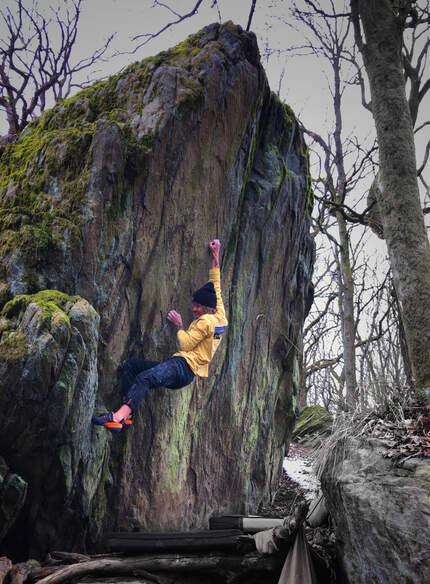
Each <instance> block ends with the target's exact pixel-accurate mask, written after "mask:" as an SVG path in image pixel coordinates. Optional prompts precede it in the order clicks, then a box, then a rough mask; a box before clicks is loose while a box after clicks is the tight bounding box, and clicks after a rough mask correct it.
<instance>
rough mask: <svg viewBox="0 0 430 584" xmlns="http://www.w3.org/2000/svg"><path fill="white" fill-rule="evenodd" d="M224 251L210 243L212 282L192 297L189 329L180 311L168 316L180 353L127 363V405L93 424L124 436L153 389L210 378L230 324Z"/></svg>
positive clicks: (124, 376)
mask: <svg viewBox="0 0 430 584" xmlns="http://www.w3.org/2000/svg"><path fill="white" fill-rule="evenodd" d="M220 247H221V243H220V241H219V240H218V239H213V240H212V241H210V242H209V249H210V252H211V254H212V263H211V267H210V269H209V282H207V283H206V284H205V285H204V286H203V287H202V288H199V289H198V290H196V292H194V294H193V296H192V304H193V314H194V320H193V322H192V323H191V324H190V326H189V327H188V329H187V330H184V328H183V324H182V317H181V315H180V314H179V313H178V312H176V310H171V311H170V312H169V313H168V314H167V319H168V320H169V321H170V322H171V323H172V324H173V325H174V326H175V327H176V329H177V339H178V343H179V348H180V350H179V352H177V353H175V354H174V355H173V356H172V357H170V359H167V360H166V361H162V362H161V363H159V362H157V361H146V360H144V359H129V360H128V361H126V363H125V364H124V367H123V374H122V391H123V405H122V406H121V407H120V408H119V410H117V411H116V412H108V413H103V414H98V415H94V416H93V417H92V423H93V424H96V425H99V426H104V427H105V428H107V429H108V430H110V431H111V432H120V431H121V430H122V429H123V428H124V427H126V426H129V425H130V424H132V418H133V414H134V412H135V411H136V410H137V408H138V407H139V405H140V404H141V403H142V401H143V400H144V398H145V395H146V394H147V392H148V391H149V390H150V389H152V388H155V387H167V388H169V389H180V388H182V387H185V386H186V385H188V384H190V383H191V382H192V381H193V379H194V377H195V376H196V375H198V376H199V377H207V376H208V365H209V363H210V362H211V360H212V358H213V356H214V353H215V351H216V349H217V348H218V345H219V343H220V341H221V337H222V335H223V333H224V332H225V330H226V328H227V324H228V322H227V319H226V315H225V309H224V304H223V301H222V298H221V280H220V269H219V250H220Z"/></svg>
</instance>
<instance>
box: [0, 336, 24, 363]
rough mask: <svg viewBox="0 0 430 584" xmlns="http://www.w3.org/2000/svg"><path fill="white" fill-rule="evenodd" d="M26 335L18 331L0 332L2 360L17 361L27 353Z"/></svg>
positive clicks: (0, 354)
mask: <svg viewBox="0 0 430 584" xmlns="http://www.w3.org/2000/svg"><path fill="white" fill-rule="evenodd" d="M27 346H28V342H27V337H26V336H25V335H24V334H23V333H20V332H16V331H12V332H9V333H5V334H2V336H1V339H0V359H2V360H4V361H9V362H10V361H19V360H20V359H21V358H22V357H24V356H25V355H26V354H27Z"/></svg>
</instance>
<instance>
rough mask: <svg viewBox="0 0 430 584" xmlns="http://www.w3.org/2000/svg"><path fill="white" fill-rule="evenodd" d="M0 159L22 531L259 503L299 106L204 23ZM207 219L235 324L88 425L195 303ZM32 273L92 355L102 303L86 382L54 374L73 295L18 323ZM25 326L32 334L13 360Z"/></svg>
mask: <svg viewBox="0 0 430 584" xmlns="http://www.w3.org/2000/svg"><path fill="white" fill-rule="evenodd" d="M0 177H1V178H0V221H1V227H2V231H1V238H0V259H1V262H0V280H1V282H0V301H1V302H2V303H5V302H7V301H8V300H11V299H12V298H13V300H12V303H14V302H25V303H27V304H26V309H25V312H24V314H21V313H22V310H21V309H20V310H19V311H18V314H17V315H16V316H14V317H13V318H15V319H16V321H14V325H13V326H14V327H15V329H14V331H16V332H14V331H12V333H11V334H9V333H7V335H8V336H5V335H6V332H4V333H3V336H2V342H3V340H4V342H5V343H6V345H7V347H8V350H9V348H10V350H11V351H12V346H11V345H12V344H13V343H14V342H15V341H14V340H13V339H15V340H16V347H17V348H16V353H15V354H16V359H15V361H14V363H15V364H14V365H13V369H7V371H8V373H7V375H8V377H7V378H6V377H5V378H4V383H6V387H7V391H6V393H5V397H4V403H10V402H11V401H13V400H12V395H11V394H10V392H11V389H10V388H11V387H15V386H16V387H18V388H19V392H18V396H19V400H18V401H17V403H16V406H14V407H15V409H14V414H13V415H14V417H13V419H14V420H16V419H17V417H18V415H20V416H22V420H21V422H22V426H24V427H25V428H26V429H25V432H24V434H23V437H20V438H18V436H17V434H16V429H15V427H13V426H11V430H10V433H9V426H5V427H3V426H2V427H1V429H0V433H1V434H2V436H1V439H0V445H1V451H0V453H1V454H2V455H3V456H4V458H5V460H6V462H7V463H8V465H9V466H10V467H11V468H13V469H14V471H15V472H17V473H18V474H19V475H20V476H21V477H22V478H23V480H25V481H26V482H27V483H28V485H29V490H28V494H27V503H26V506H25V508H24V510H23V512H22V514H21V523H20V526H21V528H22V527H24V528H25V530H23V531H25V533H26V534H27V543H26V544H27V545H29V546H30V547H31V546H33V547H34V546H36V545H39V546H40V547H44V548H46V549H47V548H49V547H50V546H53V545H55V547H56V548H57V549H58V548H63V549H65V548H67V549H72V548H76V549H78V548H79V549H80V550H82V549H83V548H84V547H85V546H84V543H85V544H86V545H88V546H89V547H94V545H95V544H96V543H97V542H99V541H100V540H101V538H102V536H103V533H104V532H105V530H106V529H116V528H126V529H131V528H133V527H141V528H145V529H153V530H161V529H164V530H166V529H170V530H174V529H184V528H192V527H205V526H206V522H207V519H208V517H209V516H210V515H211V514H212V513H217V514H222V513H226V512H229V513H231V512H237V513H248V512H252V511H255V510H256V509H257V507H258V505H259V503H260V502H261V501H262V500H264V499H268V498H269V497H270V496H271V495H272V494H273V492H274V489H275V488H276V485H277V482H278V478H279V476H280V473H281V468H282V460H283V456H284V450H285V444H286V443H287V442H288V440H289V436H290V432H291V428H292V425H293V420H294V408H295V406H296V394H297V387H296V381H295V380H296V378H297V375H295V374H294V372H295V371H296V372H297V356H296V347H297V346H298V345H300V331H301V327H302V323H303V319H304V317H305V313H306V310H307V308H308V304H309V300H310V298H311V293H310V278H311V270H312V240H311V238H310V235H309V226H310V212H311V207H312V192H311V188H310V176H309V171H308V156H307V149H306V145H305V143H304V140H303V136H302V133H301V131H300V127H299V124H298V123H297V121H296V119H295V117H294V114H293V113H292V112H291V110H290V109H289V108H288V106H286V105H284V104H282V103H281V102H280V101H279V99H278V98H277V97H276V96H275V95H274V94H273V93H271V92H270V90H269V87H268V83H267V80H266V77H265V74H264V71H263V68H262V66H261V64H260V59H259V52H258V47H257V44H256V41H255V37H254V35H252V34H248V33H245V32H244V31H242V29H241V28H240V27H237V26H234V25H233V24H231V23H227V24H224V25H219V24H215V25H211V26H208V27H206V28H205V29H203V30H202V31H201V32H199V33H198V34H196V35H193V36H191V37H189V38H188V39H187V40H185V41H184V42H183V43H181V44H179V45H178V46H176V47H174V48H172V49H170V50H169V51H165V52H163V53H160V54H159V55H157V56H156V57H151V58H148V59H146V60H144V61H142V62H140V63H134V64H132V65H130V66H129V67H128V68H127V69H125V70H124V71H123V72H122V73H121V74H119V75H115V76H113V77H111V78H109V79H108V80H106V81H103V82H99V83H97V84H95V85H94V86H92V87H90V88H88V89H85V90H83V91H82V92H80V93H79V94H77V95H76V96H75V97H73V98H71V99H68V100H65V101H63V102H61V103H59V104H58V105H57V106H56V107H55V108H54V109H53V110H51V111H48V112H46V113H45V114H44V115H43V116H42V118H41V119H40V120H38V121H35V122H34V123H33V124H31V125H30V126H29V127H28V129H26V131H25V132H23V134H22V135H21V136H20V138H19V140H18V141H17V142H16V143H15V144H9V145H8V146H6V148H5V149H4V150H3V152H2V154H1V158H0ZM215 236H217V237H219V238H220V239H221V241H222V242H223V244H224V246H223V251H222V289H223V294H224V299H225V304H226V307H227V312H228V318H229V323H230V324H229V329H228V332H227V333H226V335H225V339H224V340H223V343H222V344H221V348H220V349H219V351H218V352H217V354H216V356H215V359H214V361H213V363H212V364H211V368H210V376H209V378H207V379H198V380H196V381H195V382H194V383H193V384H192V385H190V386H189V387H187V388H186V389H183V390H182V391H180V392H171V391H168V390H159V391H157V392H153V393H152V394H151V395H149V397H148V399H147V400H146V402H145V404H144V405H143V407H142V408H141V410H140V412H139V414H138V415H137V416H136V418H135V422H134V425H133V429H132V430H131V431H128V432H127V434H126V433H125V432H123V433H122V434H120V435H118V436H115V437H112V436H110V435H109V436H107V432H106V431H105V430H104V429H103V428H95V429H94V431H93V432H91V428H90V424H89V420H90V416H91V414H92V413H93V411H94V404H95V403H97V410H102V409H105V408H109V409H112V408H116V407H117V406H118V405H119V404H120V384H119V374H118V371H119V370H120V366H121V363H122V362H123V361H124V360H125V359H127V358H129V357H133V356H140V355H145V356H146V357H147V358H150V359H154V360H162V359H165V358H167V357H169V356H170V355H171V354H172V353H173V352H174V351H175V350H176V340H175V337H176V336H175V334H174V331H173V330H172V328H171V327H170V325H169V324H168V323H167V321H166V318H165V315H166V313H167V311H168V310H169V309H170V308H172V307H173V308H175V309H176V310H178V311H179V312H181V313H182V316H183V318H184V320H185V322H187V321H190V320H191V319H192V313H191V303H190V296H191V293H192V291H193V290H195V289H196V288H197V287H200V286H201V285H202V284H204V283H205V282H206V281H207V267H208V264H209V258H208V254H207V242H208V241H209V239H211V238H213V237H215ZM45 289H50V290H52V289H56V290H60V291H62V292H63V293H65V294H67V295H72V296H73V295H80V296H81V297H83V298H85V299H86V301H87V302H88V303H90V305H91V307H93V308H90V306H89V305H86V310H87V314H88V319H87V322H86V323H85V327H89V330H88V335H89V337H90V339H92V340H91V341H90V345H91V351H92V352H91V354H92V355H93V357H94V350H95V349H94V347H93V346H92V344H91V343H92V341H93V340H95V335H96V330H97V327H96V323H95V317H94V316H92V315H93V312H92V310H95V311H97V313H98V314H99V315H100V324H99V329H98V332H99V337H98V338H99V342H98V347H97V366H98V380H97V376H95V366H94V362H93V361H91V369H90V370H89V371H88V374H89V375H90V377H91V379H90V380H87V381H85V383H87V384H88V388H84V386H80V385H79V384H77V385H73V384H72V385H73V390H72V389H71V386H70V385H68V386H67V387H68V389H64V388H63V386H62V382H61V380H60V377H59V376H61V371H62V368H61V364H62V363H63V361H64V355H65V354H66V352H67V351H68V350H69V349H68V347H69V345H73V346H75V345H76V343H78V344H79V343H80V340H79V337H78V336H77V335H76V333H75V332H74V330H75V329H78V330H79V332H80V335H81V337H84V333H83V331H82V329H81V328H79V327H78V326H77V325H76V326H75V325H74V324H73V323H72V319H70V317H69V315H68V313H66V316H67V318H69V319H70V323H68V322H67V321H66V319H63V321H61V319H60V320H59V321H58V323H57V321H55V320H52V319H51V321H50V324H49V326H50V327H51V328H48V329H47V331H46V332H47V334H49V335H50V336H51V337H53V338H54V341H52V342H51V341H50V342H49V343H48V342H47V340H46V336H45V332H44V331H45V329H43V328H40V329H38V330H39V333H40V336H34V335H33V336H31V337H30V341H29V340H28V339H27V337H26V335H27V332H28V331H27V328H28V326H27V324H26V323H27V321H28V322H29V323H31V322H32V320H31V319H30V316H31V314H30V312H31V311H33V312H34V313H35V314H38V312H37V303H35V302H33V301H32V300H30V299H31V298H34V295H36V296H37V293H40V291H43V290H45ZM17 295H20V296H21V297H24V298H26V300H25V301H21V300H16V296H17ZM11 306H13V304H12V305H10V304H6V306H5V308H4V310H6V312H7V314H6V318H12V316H11V311H12V312H13V310H12V308H11ZM60 308H61V310H63V311H64V309H63V308H62V307H61V306H60ZM27 311H30V312H28V314H27ZM14 314H15V313H14ZM26 315H27V316H26ZM21 318H22V319H23V320H20V319H21ZM39 320H40V319H39ZM39 320H37V319H36V321H35V323H37V322H39ZM40 326H41V325H40ZM52 326H55V330H52ZM26 327H27V328H26ZM30 332H31V331H29V332H28V334H30ZM54 333H55V334H54ZM32 343H33V344H34V343H39V344H41V346H43V347H45V345H46V350H45V349H44V352H40V351H39V354H40V357H41V360H40V362H39V361H37V362H35V363H34V366H35V367H28V366H27V362H28V359H32V360H33V361H34V359H35V357H34V355H33V353H32V352H31V351H30V352H28V350H27V349H28V348H29V347H30V348H31V347H33V344H32ZM44 343H45V344H44ZM84 344H85V343H84ZM79 347H81V349H79V350H82V351H84V352H85V350H87V351H88V350H89V349H88V348H86V349H84V347H83V345H79ZM13 350H14V351H15V349H13ZM70 350H72V349H70ZM76 350H77V349H76ZM5 354H6V353H5ZM94 358H95V357H94ZM9 361H10V359H9ZM7 367H12V365H8V366H7ZM84 369H86V368H85V367H84V368H83V370H84ZM97 382H98V390H97ZM82 383H84V382H82ZM96 390H97V393H96ZM72 394H73V399H71V397H70V396H71V395H72ZM27 396H31V399H30V397H29V398H28V399H27ZM2 399H3V398H2ZM53 400H54V401H53ZM2 405H3V404H2ZM76 424H78V426H76ZM78 427H79V431H76V429H77V428H78ZM12 436H13V437H16V438H17V442H16V444H15V442H13V441H12ZM30 444H33V445H35V446H37V449H36V448H34V447H33V448H32V449H31V448H30ZM29 456H30V458H28V457H29ZM39 460H40V463H39V462H36V461H39ZM54 460H55V461H56V462H55V463H54V462H53V461H54ZM52 464H53V465H54V466H53V467H52V466H51V465H52ZM36 467H38V468H39V469H40V471H39V470H37V468H36ZM51 470H52V471H54V470H55V472H51V473H50V475H49V476H50V478H49V481H46V479H47V474H46V473H47V472H48V471H51ZM59 486H60V487H61V488H59ZM54 492H55V496H54V495H53V493H54ZM58 493H60V494H58ZM71 517H72V518H73V519H70V518H71ZM49 522H50V524H49V529H48V523H49ZM24 543H25V542H24ZM24 543H23V545H24Z"/></svg>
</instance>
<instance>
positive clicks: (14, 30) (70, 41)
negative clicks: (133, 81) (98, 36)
mask: <svg viewBox="0 0 430 584" xmlns="http://www.w3.org/2000/svg"><path fill="white" fill-rule="evenodd" d="M83 2H84V0H68V1H67V2H60V3H58V5H57V6H56V7H53V6H50V7H49V11H48V13H49V16H48V17H47V16H45V15H44V14H42V13H41V12H40V11H39V10H38V4H37V3H36V2H35V1H34V0H33V2H32V3H31V5H30V6H29V7H27V6H26V4H28V3H26V2H25V1H24V0H16V1H15V3H14V8H11V7H7V8H5V9H1V10H0V16H1V19H2V20H3V26H4V27H5V29H6V35H5V36H4V37H3V38H2V39H0V108H1V109H3V111H4V112H5V114H6V118H7V122H8V126H9V130H8V136H7V137H6V138H4V140H3V142H7V141H12V140H14V139H16V137H17V136H18V135H19V134H20V132H21V131H22V130H23V129H24V128H25V126H26V125H27V124H28V123H29V122H30V121H31V120H32V119H33V118H34V117H35V116H37V115H40V113H41V112H43V111H44V109H45V107H46V105H47V102H49V101H50V100H54V101H57V100H58V99H61V98H64V97H67V96H68V95H69V94H70V92H71V90H72V89H73V87H83V86H84V85H86V84H87V83H89V81H88V82H87V83H80V84H78V83H76V82H75V78H76V75H77V74H78V73H80V72H82V71H84V70H86V69H89V68H90V67H92V66H93V65H94V64H95V63H96V62H97V61H99V60H100V59H102V58H103V56H104V55H105V53H106V51H107V49H108V47H109V45H110V42H111V40H112V38H113V35H112V36H110V37H109V38H108V39H107V40H106V43H105V44H104V46H103V47H101V48H100V49H97V50H96V51H95V52H94V53H93V54H92V55H91V56H89V57H86V58H84V59H81V60H79V61H77V62H75V63H73V62H72V53H73V49H74V47H75V44H76V39H77V34H78V25H79V19H80V16H81V7H82V4H83Z"/></svg>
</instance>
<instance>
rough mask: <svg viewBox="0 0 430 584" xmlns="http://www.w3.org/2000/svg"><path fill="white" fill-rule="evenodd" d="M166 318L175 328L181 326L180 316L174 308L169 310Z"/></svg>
mask: <svg viewBox="0 0 430 584" xmlns="http://www.w3.org/2000/svg"><path fill="white" fill-rule="evenodd" d="M167 320H169V321H170V322H171V323H172V324H174V325H175V326H176V328H178V329H180V328H182V317H181V315H180V314H179V312H176V310H171V311H170V312H169V313H168V315H167Z"/></svg>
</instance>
